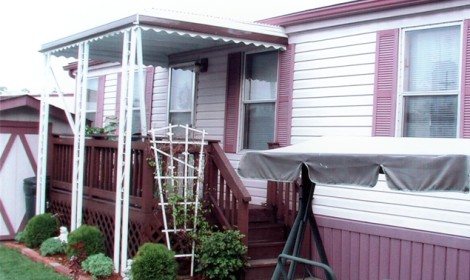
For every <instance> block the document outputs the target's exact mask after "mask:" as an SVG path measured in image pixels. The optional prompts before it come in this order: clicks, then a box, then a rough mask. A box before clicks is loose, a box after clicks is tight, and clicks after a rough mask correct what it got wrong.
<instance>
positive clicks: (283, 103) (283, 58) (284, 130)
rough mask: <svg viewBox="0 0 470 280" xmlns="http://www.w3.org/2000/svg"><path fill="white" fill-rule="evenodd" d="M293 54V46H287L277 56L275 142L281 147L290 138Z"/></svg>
mask: <svg viewBox="0 0 470 280" xmlns="http://www.w3.org/2000/svg"><path fill="white" fill-rule="evenodd" d="M294 54H295V45H288V46H287V49H286V50H285V51H284V52H281V53H280V55H279V72H278V95H277V112H276V132H275V142H277V143H278V144H280V145H281V146H287V145H289V144H290V137H291V121H292V85H293V83H294Z"/></svg>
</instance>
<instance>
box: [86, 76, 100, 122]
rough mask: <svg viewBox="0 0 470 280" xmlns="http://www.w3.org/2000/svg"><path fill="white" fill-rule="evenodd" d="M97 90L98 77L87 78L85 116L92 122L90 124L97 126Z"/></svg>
mask: <svg viewBox="0 0 470 280" xmlns="http://www.w3.org/2000/svg"><path fill="white" fill-rule="evenodd" d="M98 90H99V78H98V77H94V78H89V79H88V81H87V92H86V94H87V96H86V100H87V101H86V118H87V120H90V121H91V122H92V123H91V125H90V126H99V125H100V124H99V120H97V119H96V116H97V111H98Z"/></svg>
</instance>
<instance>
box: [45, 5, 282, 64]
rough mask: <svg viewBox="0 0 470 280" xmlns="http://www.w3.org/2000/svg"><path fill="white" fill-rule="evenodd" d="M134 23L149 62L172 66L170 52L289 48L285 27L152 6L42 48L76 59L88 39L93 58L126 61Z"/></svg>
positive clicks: (145, 61) (91, 57) (144, 56)
mask: <svg viewBox="0 0 470 280" xmlns="http://www.w3.org/2000/svg"><path fill="white" fill-rule="evenodd" d="M134 27H137V28H141V29H142V51H143V59H144V64H145V65H154V66H167V65H168V57H169V56H170V55H173V54H177V53H181V52H188V51H196V50H201V49H207V48H213V47H229V46H231V45H253V46H257V47H262V48H271V49H285V47H286V45H287V35H286V34H285V32H284V29H283V28H282V27H278V26H273V25H266V24H258V23H248V22H239V21H234V20H229V19H222V18H216V17H208V16H200V15H194V14H186V13H178V12H169V11H158V10H151V11H147V12H146V13H145V14H135V15H132V16H129V17H126V18H123V19H120V20H117V21H114V22H111V23H109V24H106V25H102V26H98V27H95V28H93V29H90V30H87V31H84V32H81V33H78V34H74V35H71V36H68V37H65V38H62V39H59V40H56V41H53V42H50V43H47V44H44V45H43V46H42V48H41V50H40V52H42V53H47V52H49V53H51V54H52V55H54V56H64V57H67V58H77V56H78V44H79V43H80V42H83V41H88V42H89V43H90V44H89V49H90V52H89V58H90V59H92V60H102V61H103V60H105V61H109V62H121V60H122V49H123V46H122V42H123V36H124V32H125V31H126V30H129V29H130V28H134Z"/></svg>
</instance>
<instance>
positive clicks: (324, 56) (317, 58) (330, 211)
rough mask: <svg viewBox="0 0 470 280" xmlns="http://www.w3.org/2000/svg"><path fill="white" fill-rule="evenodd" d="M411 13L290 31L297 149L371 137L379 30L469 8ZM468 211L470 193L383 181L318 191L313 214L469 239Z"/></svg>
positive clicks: (454, 15)
mask: <svg viewBox="0 0 470 280" xmlns="http://www.w3.org/2000/svg"><path fill="white" fill-rule="evenodd" d="M442 5H444V4H442ZM412 9H415V8H412ZM420 9H423V8H420ZM424 10H426V9H423V11H424ZM409 12H410V10H408V9H403V10H400V11H396V12H394V13H392V12H386V13H381V14H376V15H374V20H365V21H363V22H361V21H360V20H357V19H359V18H361V17H360V16H353V17H350V18H348V19H347V20H348V21H349V22H348V24H344V21H345V19H338V20H336V21H335V20H330V21H329V22H328V25H330V26H329V27H326V26H327V25H326V23H322V22H320V23H310V24H305V25H298V26H293V27H289V28H287V32H288V33H289V32H291V34H289V40H290V42H291V43H295V44H296V49H295V50H296V53H295V66H294V91H293V101H292V137H291V142H292V143H299V142H303V141H305V140H308V139H310V138H312V137H316V136H333V135H334V136H342V135H349V136H351V135H353V136H371V135H372V126H373V107H374V79H375V66H376V65H375V59H376V40H377V32H379V31H382V30H391V29H397V28H403V27H410V26H420V25H431V24H437V23H441V22H442V21H444V20H445V21H454V20H455V21H459V20H464V19H466V18H468V14H470V7H467V8H465V9H456V10H446V9H444V10H441V11H439V13H428V12H426V13H423V14H414V15H410V16H409V17H402V16H401V14H408V13H409ZM385 15H387V16H385ZM392 15H393V16H392ZM367 17H369V18H370V17H372V15H367ZM336 24H338V25H337V26H336ZM320 27H321V28H320ZM384 149H386V147H384ZM469 205H470V194H461V193H410V192H398V191H392V190H390V189H388V187H387V185H386V183H385V182H384V180H383V178H382V180H381V181H380V182H379V183H378V185H377V186H376V187H374V188H370V189H369V188H358V187H351V186H340V187H339V186H317V188H316V190H315V200H314V212H315V213H316V214H318V215H324V216H326V217H332V218H340V219H349V220H355V221H361V222H366V223H372V224H381V225H386V226H394V227H403V228H408V229H417V230H423V231H429V232H438V233H442V234H449V235H455V236H463V237H470V220H469V219H468V217H469V215H470V206H469ZM377 238H378V237H377ZM361 246H362V245H361ZM367 278H368V277H366V278H364V279H367ZM361 279H362V278H361ZM369 279H370V278H369ZM404 279H405V278H404Z"/></svg>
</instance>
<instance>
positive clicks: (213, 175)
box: [203, 140, 218, 199]
mask: <svg viewBox="0 0 470 280" xmlns="http://www.w3.org/2000/svg"><path fill="white" fill-rule="evenodd" d="M213 145H218V141H215V140H209V141H208V146H207V148H206V166H205V170H204V171H205V174H204V181H205V182H204V190H203V193H204V198H205V199H208V194H209V193H210V194H212V196H214V197H215V196H216V193H217V188H216V186H217V170H216V166H215V163H214V158H213V152H214V149H213Z"/></svg>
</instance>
